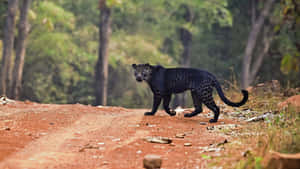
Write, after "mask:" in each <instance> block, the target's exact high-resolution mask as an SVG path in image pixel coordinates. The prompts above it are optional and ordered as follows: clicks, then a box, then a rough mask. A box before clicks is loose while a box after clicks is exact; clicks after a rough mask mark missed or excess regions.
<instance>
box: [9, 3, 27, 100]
mask: <svg viewBox="0 0 300 169" xmlns="http://www.w3.org/2000/svg"><path fill="white" fill-rule="evenodd" d="M30 4H31V0H23V3H22V6H21V9H20V11H21V14H20V21H19V24H18V38H17V46H16V57H15V65H14V69H13V77H12V88H11V97H12V98H14V99H19V98H20V90H21V86H22V74H23V67H24V59H25V54H26V42H27V35H28V31H29V24H28V19H27V18H28V17H27V16H28V11H29V8H30Z"/></svg>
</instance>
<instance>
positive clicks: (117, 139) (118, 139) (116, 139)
mask: <svg viewBox="0 0 300 169" xmlns="http://www.w3.org/2000/svg"><path fill="white" fill-rule="evenodd" d="M120 140H121V139H120V138H115V139H113V140H112V141H114V142H116V141H120Z"/></svg>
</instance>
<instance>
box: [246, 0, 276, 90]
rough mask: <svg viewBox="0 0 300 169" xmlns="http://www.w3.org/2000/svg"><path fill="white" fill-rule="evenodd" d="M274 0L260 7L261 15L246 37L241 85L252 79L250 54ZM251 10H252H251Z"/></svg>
mask: <svg viewBox="0 0 300 169" xmlns="http://www.w3.org/2000/svg"><path fill="white" fill-rule="evenodd" d="M274 2H275V0H267V1H266V3H265V5H264V8H263V9H262V12H261V15H260V16H259V17H258V19H257V20H256V21H255V22H254V24H253V25H252V29H251V32H250V34H249V37H248V42H247V46H246V49H245V54H244V58H243V70H242V87H243V88H247V87H248V86H249V85H250V84H251V83H252V81H253V80H254V78H253V77H251V72H250V70H251V69H250V68H251V63H252V55H253V53H254V49H255V46H256V42H257V38H258V35H259V33H260V32H261V30H262V28H263V25H264V22H265V19H266V17H267V16H268V15H269V14H270V13H271V8H272V6H273V4H274ZM252 11H253V10H252Z"/></svg>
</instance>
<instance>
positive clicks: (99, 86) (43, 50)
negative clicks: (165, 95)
mask: <svg viewBox="0 0 300 169" xmlns="http://www.w3.org/2000/svg"><path fill="white" fill-rule="evenodd" d="M8 2H9V3H12V2H13V1H11V0H9V1H7V0H1V1H0V3H1V5H0V18H1V19H0V26H1V29H0V39H1V40H2V41H0V42H2V43H0V50H1V53H4V51H5V52H6V53H7V51H8V49H9V48H8V47H6V46H5V45H4V42H5V38H6V36H8V34H6V33H5V34H4V32H5V25H6V23H5V22H4V21H5V18H6V17H7V16H10V15H8V13H9V10H7V9H8V6H9V3H8ZM20 2H21V1H20ZM26 2H28V3H29V2H30V1H29V0H26V1H25V0H24V1H22V3H19V7H20V10H17V9H18V8H16V11H17V13H16V16H17V17H15V19H14V20H15V21H16V23H18V24H17V25H19V26H17V28H14V29H10V30H13V32H14V33H15V36H14V38H12V40H14V39H16V41H15V43H14V44H16V45H14V47H13V48H12V51H15V52H12V55H11V56H12V57H11V61H12V63H11V64H9V65H11V66H10V69H12V68H14V67H15V68H14V69H15V70H16V71H14V72H15V73H16V72H18V75H20V74H23V78H21V80H20V78H18V76H17V74H15V75H13V76H11V75H7V74H5V75H4V76H2V75H1V79H3V78H4V79H7V77H11V78H12V77H13V79H15V80H14V82H13V83H12V82H10V84H9V83H7V82H8V80H4V82H5V84H8V86H9V87H11V88H12V89H19V88H20V87H17V86H20V83H16V81H17V80H16V79H19V80H18V81H19V82H21V84H22V87H21V89H22V90H21V92H18V91H17V92H16V90H11V91H14V92H12V94H13V93H15V94H14V95H11V96H17V95H19V94H20V99H23V100H24V99H30V100H33V101H38V102H48V103H49V102H51V103H77V102H80V103H84V104H105V102H104V100H105V98H107V103H106V104H107V105H118V106H127V107H145V106H150V105H151V104H150V102H151V99H147V98H151V96H150V95H151V92H150V91H149V89H148V88H147V87H146V86H145V84H142V85H141V84H137V83H136V82H135V80H134V78H133V75H132V70H131V66H130V65H131V64H132V63H145V62H149V63H152V64H161V65H164V66H166V67H174V66H191V67H197V68H201V69H206V70H208V71H210V72H212V73H214V74H216V76H217V77H218V79H220V81H221V82H222V83H223V84H224V85H225V86H228V84H229V83H228V81H230V84H233V83H235V84H238V85H239V84H241V82H242V81H240V80H237V83H236V82H234V79H245V78H246V76H245V75H244V74H245V72H247V71H245V70H249V71H248V73H247V75H248V78H249V77H250V81H249V82H248V85H251V84H255V83H258V82H262V81H266V80H271V79H278V80H280V81H281V82H282V83H283V84H284V85H289V86H291V87H293V86H299V85H300V80H299V78H298V77H299V71H298V70H299V63H300V61H299V60H300V59H299V30H300V29H299V24H298V22H297V18H299V4H298V2H297V1H293V0H281V1H274V0H268V1H258V0H250V1H240V0H216V1H215V0H200V1H199V0H189V1H185V0H172V1H169V0H151V1H140V0H128V1H121V0H106V1H105V2H106V3H107V4H106V7H105V6H101V5H100V6H99V2H104V1H102V0H90V1H86V0H76V1H72V0H47V1H33V2H32V3H31V5H30V6H29V8H28V14H27V15H23V16H27V18H28V24H26V25H30V29H28V28H27V29H22V28H21V27H20V26H21V23H24V22H21V21H24V19H22V18H24V17H22V13H23V12H22V9H26V8H25V7H26V6H25V4H27V3H26ZM268 2H269V3H270V4H271V5H270V8H269V9H268V15H261V14H262V13H263V11H264V10H265V9H266V7H267V6H268V5H267V4H268ZM23 7H24V8H23ZM99 7H100V8H99ZM104 7H105V9H103V8H104ZM101 9H102V10H101ZM105 10H107V11H109V13H110V15H109V16H110V17H109V18H110V19H109V20H106V21H109V22H107V23H110V24H108V25H110V28H109V27H107V28H108V29H106V30H109V29H110V30H111V34H110V35H109V34H107V35H109V36H106V39H107V40H109V45H106V47H105V45H104V44H105V43H106V42H105V41H103V40H105V38H103V39H102V40H101V35H100V33H99V30H100V32H101V30H105V29H104V28H105V26H103V25H105V23H103V21H105V20H104V19H103V20H102V23H101V24H100V16H104V15H100V14H101V13H102V12H103V11H105ZM260 16H264V20H263V22H260V23H261V27H260V28H259V29H258V32H257V33H256V35H255V36H254V35H253V34H254V33H251V32H254V31H255V29H254V27H255V26H254V25H256V24H255V23H257V22H259V18H260ZM21 30H23V31H24V30H26V31H28V30H29V32H28V36H27V38H26V33H27V32H21ZM107 32H109V31H107ZM24 35H25V36H24ZM22 36H23V37H25V38H23V39H27V46H26V45H25V46H26V59H25V63H24V68H23V73H22V72H20V71H17V70H22V68H20V67H21V66H20V64H19V63H18V58H21V57H19V56H20V54H18V53H22V52H20V50H18V48H19V47H18V46H22V45H17V44H19V43H21V41H19V39H22ZM103 37H104V36H103ZM251 39H254V40H251ZM250 40H251V42H255V43H254V45H250V44H251V43H250V42H249V41H250ZM24 42H26V41H24ZM99 42H100V43H99ZM2 44H3V45H2ZM24 44H26V43H24ZM102 45H104V46H102ZM247 46H248V47H247ZM250 49H251V50H250ZM18 51H19V52H18ZM245 51H251V52H250V55H249V53H245ZM245 56H247V57H248V56H249V57H251V58H252V59H250V60H247V59H244V58H245ZM261 56H262V57H261ZM249 57H248V58H249ZM5 58H6V57H1V58H0V59H1V69H7V68H6V67H5V65H6V64H4V63H6V62H7V60H5ZM102 58H106V59H107V62H106V61H104V62H103V60H102ZM259 58H261V59H259ZM243 60H244V64H242V63H243ZM105 63H107V68H106V66H105V65H106V64H105ZM248 64H249V65H252V66H250V67H249V68H247V65H248ZM18 65H19V66H18ZM103 65H104V66H103ZM253 66H254V67H253ZM17 68H19V69H17ZM103 70H107V71H106V72H109V74H108V75H107V76H106V74H105V73H104V74H102V73H101V72H103ZM242 70H244V71H243V72H244V73H241V72H242ZM101 74H102V75H101ZM5 76H6V77H5ZM19 77H20V76H19ZM105 77H107V82H105V80H103V78H104V79H105ZM97 78H98V80H97ZM248 78H247V79H248ZM251 81H252V82H251ZM2 82H3V81H2ZM104 83H107V84H108V85H107V89H104V88H103V87H105V86H106V85H103V84H104ZM13 84H14V85H13ZM95 84H96V86H95ZM246 86H247V85H244V87H246ZM105 90H107V91H108V92H107V96H106V97H105V96H104V95H102V94H103V93H106V92H102V91H105ZM16 93H17V94H16ZM18 93H19V94H18ZM2 94H5V93H3V92H2ZM188 98H189V97H188ZM189 104H191V101H190V100H187V105H189Z"/></svg>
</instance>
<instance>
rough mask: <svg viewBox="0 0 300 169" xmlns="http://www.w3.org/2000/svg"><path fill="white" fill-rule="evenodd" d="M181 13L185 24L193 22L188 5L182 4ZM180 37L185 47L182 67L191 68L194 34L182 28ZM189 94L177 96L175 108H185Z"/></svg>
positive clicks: (182, 54) (181, 62) (181, 61)
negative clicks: (179, 106)
mask: <svg viewBox="0 0 300 169" xmlns="http://www.w3.org/2000/svg"><path fill="white" fill-rule="evenodd" d="M179 11H183V13H182V16H180V17H182V18H183V20H184V22H185V23H190V22H192V14H191V10H190V8H189V6H188V5H185V4H182V5H181V6H180V9H179ZM178 30H179V37H180V42H181V44H182V46H183V51H182V53H181V59H180V65H181V66H183V67H190V66H191V58H190V57H191V44H192V33H191V32H190V31H189V30H188V29H186V28H184V27H180V28H179V29H178ZM186 98H187V94H186V93H183V94H179V95H176V96H175V99H174V103H173V107H174V108H175V107H177V106H178V105H181V106H183V107H184V106H185V104H186Z"/></svg>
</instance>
